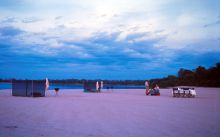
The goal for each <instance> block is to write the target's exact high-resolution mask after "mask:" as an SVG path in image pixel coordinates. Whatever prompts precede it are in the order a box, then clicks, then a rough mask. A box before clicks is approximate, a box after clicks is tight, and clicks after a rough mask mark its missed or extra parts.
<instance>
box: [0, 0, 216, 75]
mask: <svg viewBox="0 0 220 137" xmlns="http://www.w3.org/2000/svg"><path fill="white" fill-rule="evenodd" d="M219 61H220V1H219V0H79V1H77V0H65V1H61V0H36V1H33V0H1V4H0V78H22V79H23V78H29V79H41V78H45V77H49V78H53V79H65V78H79V79H81V78H86V79H98V78H100V79H150V78H161V77H165V76H167V75H176V74H177V71H178V70H179V69H180V68H187V69H194V68H195V67H197V66H199V65H202V66H205V67H210V66H214V65H215V63H216V62H219Z"/></svg>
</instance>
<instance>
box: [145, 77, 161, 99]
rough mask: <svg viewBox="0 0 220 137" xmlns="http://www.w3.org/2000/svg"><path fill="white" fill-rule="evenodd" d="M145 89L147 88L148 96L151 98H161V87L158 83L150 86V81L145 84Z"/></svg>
mask: <svg viewBox="0 0 220 137" xmlns="http://www.w3.org/2000/svg"><path fill="white" fill-rule="evenodd" d="M145 88H146V95H151V96H160V89H159V86H158V85H157V84H156V83H154V82H153V83H152V84H151V85H150V84H149V82H148V81H146V82H145Z"/></svg>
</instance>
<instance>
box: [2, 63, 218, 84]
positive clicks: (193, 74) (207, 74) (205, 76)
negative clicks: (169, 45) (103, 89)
mask: <svg viewBox="0 0 220 137" xmlns="http://www.w3.org/2000/svg"><path fill="white" fill-rule="evenodd" d="M12 80H13V79H9V80H3V79H0V82H11V81H12ZM87 81H89V82H96V81H101V79H97V80H86V79H63V80H52V79H50V83H52V84H83V83H84V82H87ZM102 81H103V82H104V84H110V85H144V83H145V80H102ZM149 81H150V83H151V84H152V83H157V84H158V85H159V86H160V87H163V88H164V87H174V86H203V87H220V63H216V66H214V67H211V68H208V69H206V68H205V67H202V66H199V67H197V68H196V69H194V70H188V69H183V68H181V69H180V70H179V71H178V73H177V75H176V76H174V75H170V76H167V77H165V78H160V79H151V80H149Z"/></svg>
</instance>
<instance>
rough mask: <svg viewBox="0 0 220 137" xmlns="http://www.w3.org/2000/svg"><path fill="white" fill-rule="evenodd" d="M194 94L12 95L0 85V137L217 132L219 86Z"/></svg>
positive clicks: (212, 135)
mask: <svg viewBox="0 0 220 137" xmlns="http://www.w3.org/2000/svg"><path fill="white" fill-rule="evenodd" d="M196 91H197V97H196V98H173V97H172V96H171V94H170V93H171V89H161V96H159V97H155V96H145V93H144V90H143V89H126V90H114V91H103V92H102V93H83V92H82V90H61V91H59V95H58V96H55V93H54V91H50V95H49V96H47V97H40V98H32V97H14V96H11V91H10V90H0V137H219V136H220V115H219V114H220V89H219V88H196Z"/></svg>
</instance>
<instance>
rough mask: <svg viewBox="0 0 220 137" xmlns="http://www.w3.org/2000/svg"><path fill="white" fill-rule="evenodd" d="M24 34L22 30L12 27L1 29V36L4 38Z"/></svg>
mask: <svg viewBox="0 0 220 137" xmlns="http://www.w3.org/2000/svg"><path fill="white" fill-rule="evenodd" d="M22 33H23V31H22V30H20V29H18V28H15V27H12V26H5V27H0V35H1V36H2V37H13V36H16V35H19V34H22Z"/></svg>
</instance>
